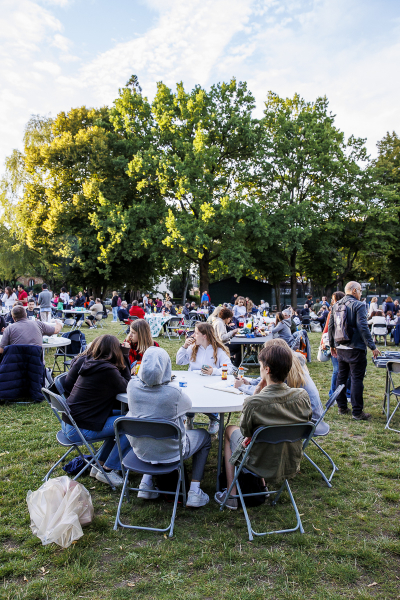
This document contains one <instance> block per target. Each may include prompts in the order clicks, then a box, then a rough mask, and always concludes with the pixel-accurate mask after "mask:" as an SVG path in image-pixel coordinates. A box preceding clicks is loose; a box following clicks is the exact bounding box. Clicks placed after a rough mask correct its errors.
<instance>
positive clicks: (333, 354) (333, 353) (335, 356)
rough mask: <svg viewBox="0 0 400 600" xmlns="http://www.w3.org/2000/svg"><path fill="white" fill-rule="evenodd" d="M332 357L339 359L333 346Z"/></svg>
mask: <svg viewBox="0 0 400 600" xmlns="http://www.w3.org/2000/svg"><path fill="white" fill-rule="evenodd" d="M331 355H332V356H333V358H337V352H336V348H332V346H331Z"/></svg>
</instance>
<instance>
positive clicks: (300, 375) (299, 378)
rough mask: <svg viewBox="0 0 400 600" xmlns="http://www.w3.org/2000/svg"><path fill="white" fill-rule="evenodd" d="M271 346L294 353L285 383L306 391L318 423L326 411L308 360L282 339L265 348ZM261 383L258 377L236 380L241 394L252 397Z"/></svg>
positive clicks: (313, 416)
mask: <svg viewBox="0 0 400 600" xmlns="http://www.w3.org/2000/svg"><path fill="white" fill-rule="evenodd" d="M271 346H280V347H281V348H285V349H286V350H290V352H291V353H292V367H291V369H290V371H289V373H288V376H287V379H286V381H285V383H287V385H288V386H289V387H290V388H302V389H303V390H306V392H307V394H308V395H309V397H310V402H311V409H312V419H313V421H318V419H319V418H320V416H321V415H322V413H323V411H324V409H323V407H322V403H321V399H320V397H319V392H318V388H317V386H316V385H315V383H314V382H313V380H312V379H311V375H310V372H309V370H308V368H307V365H306V359H305V358H304V356H303V355H302V354H300V353H299V352H293V350H291V349H290V348H289V346H288V345H287V343H286V342H285V340H282V339H281V338H276V339H275V340H268V341H266V342H265V344H264V348H270V347H271ZM260 382H261V377H257V378H256V379H249V378H247V379H245V378H243V379H236V380H235V388H238V389H240V391H241V392H244V393H245V394H248V395H249V396H252V395H253V394H257V393H258V391H257V386H258V385H259V384H260Z"/></svg>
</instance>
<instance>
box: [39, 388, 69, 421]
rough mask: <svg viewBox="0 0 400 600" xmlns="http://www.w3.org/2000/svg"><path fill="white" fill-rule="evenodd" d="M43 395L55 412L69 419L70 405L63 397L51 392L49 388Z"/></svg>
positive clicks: (43, 390) (44, 389)
mask: <svg viewBox="0 0 400 600" xmlns="http://www.w3.org/2000/svg"><path fill="white" fill-rule="evenodd" d="M42 393H43V396H44V397H45V398H46V400H47V402H48V403H49V404H50V406H51V408H52V409H53V411H54V412H57V413H63V414H65V415H67V417H69V416H70V412H69V408H68V405H67V403H66V401H65V400H64V398H62V396H59V395H58V394H55V393H54V392H51V391H50V390H48V389H47V388H43V389H42Z"/></svg>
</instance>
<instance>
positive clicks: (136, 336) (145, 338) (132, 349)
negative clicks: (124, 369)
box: [122, 319, 159, 369]
mask: <svg viewBox="0 0 400 600" xmlns="http://www.w3.org/2000/svg"><path fill="white" fill-rule="evenodd" d="M122 346H123V347H124V348H129V365H130V367H131V369H132V368H134V367H132V365H135V364H136V363H137V362H138V361H139V360H142V358H143V354H144V353H145V352H146V350H147V348H150V347H151V346H157V347H158V346H159V345H158V344H157V342H155V341H154V340H153V338H152V337H151V330H150V325H149V324H148V322H147V321H145V320H144V319H136V321H132V323H131V325H130V328H129V333H128V335H127V336H126V338H125V340H124V341H123V344H122Z"/></svg>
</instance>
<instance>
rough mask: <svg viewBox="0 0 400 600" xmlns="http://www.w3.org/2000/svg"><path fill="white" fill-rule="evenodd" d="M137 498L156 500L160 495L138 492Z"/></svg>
mask: <svg viewBox="0 0 400 600" xmlns="http://www.w3.org/2000/svg"><path fill="white" fill-rule="evenodd" d="M137 497H138V498H141V499H142V500H157V498H159V497H160V494H154V493H152V492H138V495H137Z"/></svg>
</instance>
